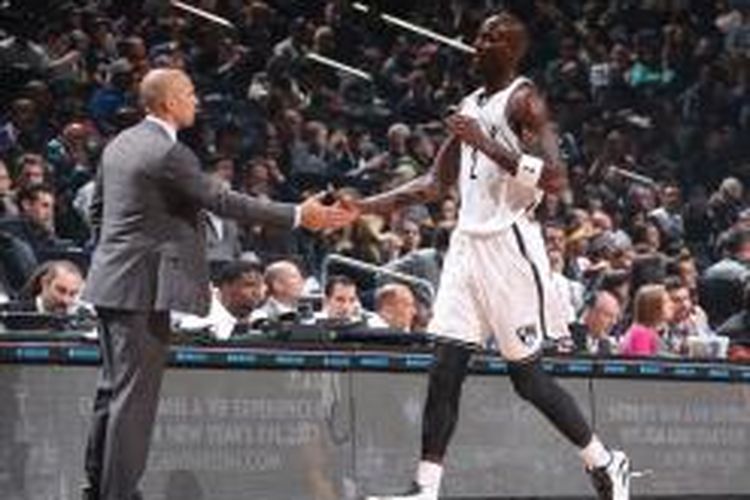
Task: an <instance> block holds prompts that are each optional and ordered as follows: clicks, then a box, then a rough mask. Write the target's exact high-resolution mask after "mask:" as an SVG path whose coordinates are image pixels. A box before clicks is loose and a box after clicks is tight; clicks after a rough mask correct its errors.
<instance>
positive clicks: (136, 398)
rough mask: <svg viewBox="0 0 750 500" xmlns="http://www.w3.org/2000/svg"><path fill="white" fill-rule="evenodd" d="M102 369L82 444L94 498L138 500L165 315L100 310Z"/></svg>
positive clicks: (163, 349)
mask: <svg viewBox="0 0 750 500" xmlns="http://www.w3.org/2000/svg"><path fill="white" fill-rule="evenodd" d="M97 314H98V316H99V320H100V329H99V346H100V349H101V355H102V365H101V371H100V374H99V380H98V383H97V388H96V397H95V400H94V415H93V419H92V423H91V428H90V431H89V437H88V443H87V445H86V460H85V467H86V475H87V477H88V480H89V484H90V486H91V489H92V490H93V491H94V494H95V497H96V498H97V499H98V500H135V499H138V498H140V494H139V493H138V482H139V481H140V479H141V476H142V475H143V472H144V470H145V468H146V461H147V459H148V450H149V444H150V441H151V434H152V430H153V427H154V420H155V418H156V409H157V407H158V402H159V390H160V388H161V381H162V376H163V374H164V366H165V364H166V360H167V354H168V343H169V313H168V312H141V311H138V312H133V311H120V310H114V309H105V308H98V309H97Z"/></svg>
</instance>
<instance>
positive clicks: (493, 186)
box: [354, 11, 629, 500]
mask: <svg viewBox="0 0 750 500" xmlns="http://www.w3.org/2000/svg"><path fill="white" fill-rule="evenodd" d="M527 43H528V38H527V32H526V29H525V26H524V25H523V24H522V22H521V21H520V20H519V19H518V18H517V17H515V16H514V15H513V14H511V13H509V12H507V11H503V12H501V13H500V14H498V15H494V16H492V17H489V18H488V19H486V20H485V21H484V23H483V24H482V26H481V28H480V30H479V33H478V35H477V39H476V42H475V48H476V50H477V52H476V60H475V63H476V64H477V66H478V70H479V72H480V74H481V75H482V79H483V83H484V86H483V87H482V88H480V89H478V90H477V91H475V92H473V93H472V94H470V95H469V96H468V97H466V98H465V99H464V100H463V102H462V103H461V105H460V109H459V111H458V113H457V114H456V115H453V116H452V117H450V118H449V119H448V120H447V125H448V128H449V129H450V132H451V136H450V137H449V138H448V139H447V140H446V142H445V143H444V144H443V145H442V147H441V149H440V151H439V152H438V154H437V157H436V159H435V163H434V165H433V167H432V170H431V171H430V172H429V173H427V174H425V175H424V176H422V177H419V178H417V179H414V180H413V181H411V182H409V183H408V184H405V185H403V186H400V187H398V188H396V189H394V190H392V191H389V192H387V193H383V194H380V195H376V196H373V197H370V198H366V199H364V200H360V201H359V202H354V203H355V205H356V208H358V209H359V210H360V211H361V212H371V213H382V214H387V213H389V212H390V211H392V210H397V209H400V208H403V207H406V206H409V205H411V204H412V203H424V202H425V201H436V200H438V199H440V197H441V195H443V194H445V193H446V192H447V191H448V190H449V189H450V188H451V187H452V186H453V185H454V184H455V183H456V182H457V183H458V186H459V190H460V198H461V206H460V211H459V216H458V223H457V227H456V229H455V231H454V234H453V236H452V240H451V245H450V249H449V252H448V255H447V257H446V260H445V263H444V269H443V275H442V278H441V281H440V290H439V292H438V296H437V298H436V302H435V305H434V317H433V320H432V322H431V324H430V327H429V331H431V332H435V333H437V334H438V335H440V336H443V337H447V338H448V339H454V340H458V341H460V342H444V343H440V345H438V347H437V348H436V351H435V363H434V365H433V367H432V369H431V372H430V378H429V385H428V394H427V402H426V405H425V409H424V415H423V421H422V425H423V428H422V455H421V461H420V463H419V466H418V468H417V471H416V476H415V481H414V484H413V487H412V489H411V491H409V492H408V493H405V494H403V495H397V496H371V497H368V498H369V499H370V500H388V499H391V500H396V499H401V500H436V499H437V498H438V493H439V490H440V482H441V478H442V475H443V466H442V463H443V458H444V457H445V453H446V449H447V446H448V443H449V442H450V439H451V436H452V435H453V431H454V429H455V426H456V422H457V419H458V406H459V399H460V395H461V386H462V384H463V381H464V378H465V376H466V371H467V364H468V362H469V357H470V350H469V348H468V347H466V346H467V344H468V345H470V344H477V345H481V344H484V341H485V340H487V338H486V336H488V335H492V336H494V337H495V340H496V342H497V345H498V346H499V347H500V350H501V352H502V354H503V356H504V357H505V358H506V359H507V360H508V363H509V364H508V366H509V374H510V378H511V381H512V383H513V387H514V389H515V391H516V392H517V393H518V395H519V396H520V397H522V398H523V399H526V400H528V401H529V402H530V403H531V404H532V405H534V406H535V407H536V408H538V409H539V411H541V412H542V413H543V414H544V415H545V416H546V417H547V419H549V421H550V422H551V423H552V425H553V426H554V427H555V428H557V429H558V430H559V431H560V432H561V433H562V434H563V435H564V436H565V437H566V438H567V439H568V440H569V441H570V442H571V443H573V444H574V445H575V446H576V447H577V448H578V449H579V452H580V456H581V458H582V459H583V462H584V464H585V466H586V469H587V471H588V472H589V474H590V476H591V479H592V482H593V484H594V486H595V488H596V490H597V493H598V495H599V498H601V499H609V500H627V499H628V498H629V462H628V458H627V457H626V455H625V454H624V453H623V452H621V451H612V450H609V449H607V448H606V447H605V446H604V445H603V444H602V442H601V441H600V440H599V438H597V436H595V435H594V434H593V432H592V430H591V428H590V427H589V425H588V423H587V422H586V420H585V419H584V417H583V415H582V414H581V411H580V410H579V408H578V406H577V404H576V402H575V401H574V400H573V398H572V397H571V396H570V395H569V394H568V393H567V392H566V391H565V390H564V389H563V388H562V387H560V386H559V385H558V384H557V383H556V382H555V380H554V379H552V378H551V377H550V376H549V375H547V373H546V372H545V371H544V370H543V369H542V365H541V362H540V345H541V342H542V340H543V338H544V337H545V335H546V333H547V332H548V331H551V329H553V328H557V329H564V328H566V325H565V322H564V318H563V317H562V315H560V314H557V311H556V306H557V304H555V302H554V300H553V297H554V294H552V293H550V285H551V283H550V269H549V262H548V261H547V256H546V253H545V250H544V244H543V241H542V236H541V230H540V228H539V225H538V223H537V222H535V221H534V220H533V219H532V210H533V209H534V207H535V206H536V205H537V203H538V202H539V201H540V199H541V197H542V195H543V193H544V192H551V193H556V192H559V191H560V190H561V189H562V188H563V187H564V183H565V181H566V176H565V169H564V165H563V164H562V162H561V159H560V154H559V151H558V147H557V139H558V138H557V136H556V134H555V132H554V130H553V127H552V124H551V123H550V120H549V118H548V114H547V109H546V106H545V104H544V101H543V100H542V98H541V97H540V95H539V93H538V92H537V90H536V89H535V87H534V85H533V84H532V83H531V82H530V81H529V80H528V79H526V78H524V77H522V76H520V75H519V73H518V67H519V64H520V62H521V59H522V58H523V56H524V54H525V52H526V47H527ZM556 318H560V319H559V320H556ZM557 331H558V332H559V331H561V330H557Z"/></svg>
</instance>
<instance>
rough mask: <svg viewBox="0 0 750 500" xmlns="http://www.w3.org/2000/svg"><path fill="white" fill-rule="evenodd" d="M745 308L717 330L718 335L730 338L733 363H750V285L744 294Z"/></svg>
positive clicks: (729, 354) (730, 357)
mask: <svg viewBox="0 0 750 500" xmlns="http://www.w3.org/2000/svg"><path fill="white" fill-rule="evenodd" d="M743 303H744V307H743V309H742V310H741V311H740V312H737V313H735V314H733V315H732V316H730V317H729V319H727V320H726V321H725V322H724V323H723V324H722V325H721V326H719V328H718V329H717V330H716V334H717V335H721V336H725V337H728V338H729V352H728V357H729V359H730V360H731V361H742V362H749V361H750V284H748V285H746V286H745V290H744V293H743Z"/></svg>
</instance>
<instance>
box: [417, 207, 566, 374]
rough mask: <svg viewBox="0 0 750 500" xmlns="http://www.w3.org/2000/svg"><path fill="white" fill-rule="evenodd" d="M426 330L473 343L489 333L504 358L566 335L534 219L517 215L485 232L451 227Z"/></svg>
mask: <svg viewBox="0 0 750 500" xmlns="http://www.w3.org/2000/svg"><path fill="white" fill-rule="evenodd" d="M428 331H430V332H433V333H435V334H436V335H438V336H442V337H447V338H451V339H455V340H460V341H462V342H467V343H472V344H477V345H479V346H487V345H488V343H489V341H490V340H491V339H492V338H494V340H495V342H496V344H497V347H498V348H499V349H500V352H501V353H502V355H503V357H504V358H505V359H507V360H510V361H519V360H523V359H525V358H528V357H530V356H533V355H534V354H536V353H537V352H538V351H539V349H540V347H541V344H542V341H543V339H544V338H546V337H559V336H561V335H567V332H568V329H567V324H566V322H565V318H564V313H563V308H562V307H561V304H560V301H559V297H558V296H557V294H556V293H553V291H552V281H551V272H550V267H549V260H548V258H547V252H546V250H545V247H544V241H543V239H542V233H541V229H540V227H539V224H538V223H536V222H533V221H530V220H528V219H526V218H522V219H521V220H519V221H518V222H516V223H515V224H513V226H511V227H510V228H508V229H507V230H504V231H499V232H497V233H492V234H488V235H473V234H466V233H465V232H462V231H460V230H458V229H457V230H455V231H454V233H453V236H452V237H451V244H450V248H449V250H448V254H447V256H446V258H445V262H444V263H443V274H442V276H441V278H440V289H439V290H438V293H437V298H436V299H435V304H434V307H433V318H432V321H431V322H430V325H429V328H428Z"/></svg>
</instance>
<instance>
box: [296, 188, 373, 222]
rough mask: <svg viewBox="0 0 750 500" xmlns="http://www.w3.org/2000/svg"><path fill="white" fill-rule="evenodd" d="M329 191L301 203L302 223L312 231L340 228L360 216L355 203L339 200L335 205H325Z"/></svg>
mask: <svg viewBox="0 0 750 500" xmlns="http://www.w3.org/2000/svg"><path fill="white" fill-rule="evenodd" d="M326 195H327V193H325V192H324V193H319V194H317V195H315V196H311V197H310V198H308V199H306V200H305V201H304V202H302V204H301V205H300V211H301V214H300V215H301V217H300V225H301V226H302V227H304V228H306V229H310V230H311V231H319V230H321V229H340V228H342V227H345V226H348V225H350V224H351V223H353V222H354V221H355V220H356V219H357V217H359V213H360V212H359V210H358V209H357V208H356V206H355V205H353V204H351V203H348V202H346V201H343V200H338V201H336V203H334V204H333V205H324V204H323V198H325V197H326Z"/></svg>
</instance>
